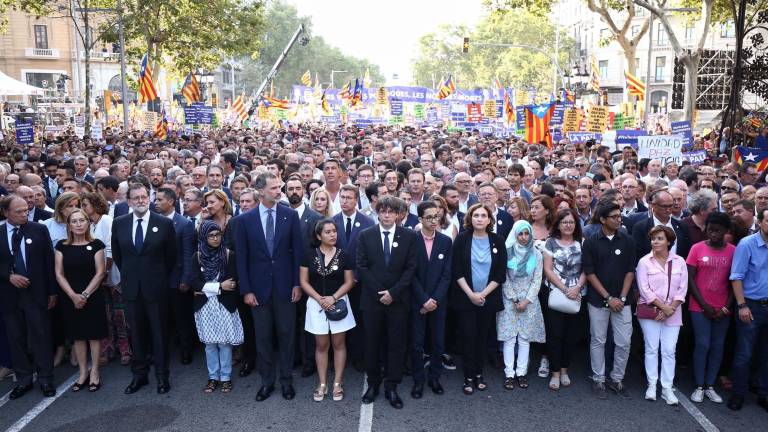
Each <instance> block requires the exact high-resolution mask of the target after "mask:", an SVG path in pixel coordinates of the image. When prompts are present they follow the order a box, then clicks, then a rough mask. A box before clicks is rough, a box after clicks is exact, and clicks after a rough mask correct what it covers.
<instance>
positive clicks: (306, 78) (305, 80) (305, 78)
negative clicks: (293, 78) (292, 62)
mask: <svg viewBox="0 0 768 432" xmlns="http://www.w3.org/2000/svg"><path fill="white" fill-rule="evenodd" d="M301 83H302V84H304V85H305V86H307V87H309V86H311V85H312V74H311V73H309V69H307V71H306V72H304V75H302V76H301Z"/></svg>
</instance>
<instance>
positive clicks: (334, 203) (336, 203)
mask: <svg viewBox="0 0 768 432" xmlns="http://www.w3.org/2000/svg"><path fill="white" fill-rule="evenodd" d="M330 194H331V193H330V192H328V195H330ZM340 211H341V189H339V191H338V192H336V198H333V199H332V200H331V214H336V213H338V212H340Z"/></svg>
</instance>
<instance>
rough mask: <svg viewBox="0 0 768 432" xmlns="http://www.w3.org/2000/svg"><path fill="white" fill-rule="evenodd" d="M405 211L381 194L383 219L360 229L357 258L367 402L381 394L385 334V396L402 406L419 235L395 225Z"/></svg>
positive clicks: (400, 203) (378, 209)
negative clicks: (401, 386)
mask: <svg viewBox="0 0 768 432" xmlns="http://www.w3.org/2000/svg"><path fill="white" fill-rule="evenodd" d="M402 211H407V207H406V204H405V202H404V201H403V200H401V199H399V198H395V197H390V196H385V197H381V198H380V199H379V201H378V202H377V203H376V213H377V214H378V215H379V224H378V225H374V226H372V227H369V228H366V229H365V230H363V232H361V233H360V236H359V237H358V245H357V259H356V261H357V272H358V277H359V280H360V282H361V288H360V289H361V291H362V292H361V298H360V309H361V310H362V312H363V313H362V317H363V321H364V323H365V336H366V338H365V339H366V344H365V363H366V370H367V374H368V390H367V391H366V392H365V395H363V403H365V404H370V403H373V401H374V400H376V396H378V394H379V386H380V385H381V382H382V374H381V369H380V364H379V360H380V359H379V350H380V349H381V348H382V344H383V342H384V340H385V339H386V341H387V353H386V356H387V361H386V372H385V373H386V375H385V377H384V396H385V397H386V398H387V400H388V401H389V403H390V405H392V406H393V407H394V408H402V407H403V401H402V400H401V399H400V396H398V394H397V385H398V384H399V383H400V382H401V381H402V378H403V365H404V362H405V353H406V339H407V329H408V325H407V322H408V312H409V310H410V307H411V283H412V281H413V277H414V273H415V271H416V263H417V259H416V257H417V254H416V252H417V244H416V243H417V241H418V235H417V234H416V233H415V232H414V231H411V230H409V229H406V228H403V227H400V226H397V225H396V223H395V222H396V220H397V217H398V213H400V212H402ZM385 331H386V334H384V332H385Z"/></svg>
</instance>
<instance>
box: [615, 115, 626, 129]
mask: <svg viewBox="0 0 768 432" xmlns="http://www.w3.org/2000/svg"><path fill="white" fill-rule="evenodd" d="M624 128H625V126H624V115H623V114H621V113H619V114H616V115H615V116H614V117H613V130H621V129H624Z"/></svg>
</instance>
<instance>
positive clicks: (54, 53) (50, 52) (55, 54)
mask: <svg viewBox="0 0 768 432" xmlns="http://www.w3.org/2000/svg"><path fill="white" fill-rule="evenodd" d="M24 56H25V57H29V58H43V59H57V58H59V50H58V49H56V48H24Z"/></svg>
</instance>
